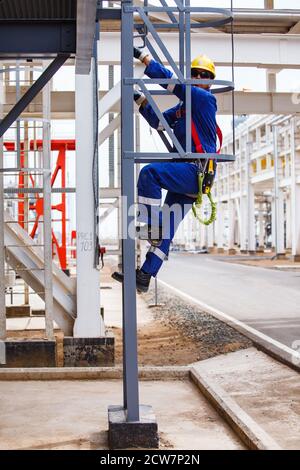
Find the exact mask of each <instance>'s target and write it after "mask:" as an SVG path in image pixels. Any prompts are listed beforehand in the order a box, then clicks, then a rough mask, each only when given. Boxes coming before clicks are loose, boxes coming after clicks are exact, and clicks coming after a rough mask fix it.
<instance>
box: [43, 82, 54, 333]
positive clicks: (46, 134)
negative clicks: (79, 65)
mask: <svg viewBox="0 0 300 470" xmlns="http://www.w3.org/2000/svg"><path fill="white" fill-rule="evenodd" d="M50 92H51V88H50V82H48V83H47V85H46V86H45V87H44V88H43V119H44V121H43V169H44V172H43V197H44V199H43V209H44V214H43V220H44V225H43V228H44V230H43V236H44V284H45V327H46V336H47V339H49V340H53V338H54V328H53V279H52V276H53V274H52V269H53V268H52V228H51V148H50V142H51V130H50V125H51V121H50V118H51V110H50Z"/></svg>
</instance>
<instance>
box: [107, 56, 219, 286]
mask: <svg viewBox="0 0 300 470" xmlns="http://www.w3.org/2000/svg"><path fill="white" fill-rule="evenodd" d="M134 57H135V58H136V59H138V60H140V61H141V62H142V63H143V64H144V65H146V68H145V71H144V73H145V75H147V76H148V77H150V78H167V79H169V78H172V76H173V74H172V72H171V71H170V70H168V69H166V68H165V67H164V66H163V65H161V64H160V63H159V62H157V61H155V60H154V59H153V58H152V57H151V56H150V54H149V53H147V52H145V51H143V50H141V49H137V48H134ZM215 76H216V72H215V66H214V63H213V62H212V61H211V59H209V58H208V57H207V56H205V55H199V56H198V57H196V58H195V59H194V60H193V61H192V64H191V77H192V79H209V80H213V79H214V78H215ZM174 78H175V77H174ZM161 86H162V87H163V88H166V89H168V90H169V91H171V92H172V93H173V94H174V95H175V96H176V97H177V98H179V100H180V102H179V103H178V104H177V105H176V106H174V107H172V108H170V109H168V110H166V111H165V112H164V113H163V116H164V118H165V119H166V121H167V122H168V124H169V126H170V127H171V128H172V129H173V132H174V134H175V136H176V137H177V139H178V141H179V142H180V144H181V145H182V147H183V148H184V149H185V148H186V117H185V99H186V96H185V95H186V93H185V85H183V84H167V85H166V84H163V85H161ZM134 100H135V102H136V104H137V105H138V106H139V112H140V113H141V114H142V116H143V117H144V118H145V119H146V120H147V122H148V123H149V124H150V126H151V127H153V128H155V129H161V123H160V122H159V118H158V117H157V115H156V113H155V111H154V110H153V109H152V107H151V105H150V104H149V103H148V101H147V99H146V97H145V95H144V94H143V93H141V92H140V91H135V92H134ZM216 112H217V104H216V98H215V96H214V95H213V94H212V93H211V90H210V84H199V85H198V84H197V85H193V86H192V87H191V127H192V129H191V130H192V136H191V140H192V142H191V144H192V152H197V153H216V134H217V124H216ZM173 151H174V152H176V151H177V150H176V149H175V148H174V149H173ZM215 170H216V163H215V161H213V177H214V175H215ZM198 173H199V164H198V162H196V161H188V162H178V161H177V162H165V163H150V164H148V165H146V166H144V167H143V168H142V169H141V171H140V174H139V178H138V183H137V188H138V204H139V214H138V218H137V220H138V221H140V222H145V223H146V224H147V230H148V232H149V241H150V243H151V246H150V249H149V251H148V253H147V254H146V259H145V262H144V263H143V265H142V267H141V269H137V270H136V286H137V291H138V292H147V290H148V288H149V284H150V280H151V277H155V276H156V275H157V273H158V271H159V269H160V268H161V266H162V263H163V261H164V259H166V258H167V256H168V253H169V248H170V244H171V241H172V239H173V237H174V235H175V232H176V230H177V228H178V225H179V223H180V222H181V220H182V219H183V218H184V216H185V215H186V214H187V213H188V212H189V210H190V209H191V207H192V204H193V202H194V201H195V198H196V196H197V193H198V191H199V187H198ZM212 183H213V178H212V177H211V172H210V174H208V173H207V174H205V177H204V181H203V187H205V186H206V185H207V184H209V185H210V186H211V185H212ZM162 189H165V190H167V195H166V198H165V201H164V205H163V207H161V196H162ZM174 206H176V210H175V211H172V208H173V207H174ZM178 207H179V209H180V217H178ZM166 209H169V211H168V210H166ZM175 213H176V214H175ZM141 214H142V216H141ZM164 214H168V217H169V220H168V221H167V222H168V223H166V221H164V219H163V216H164ZM139 216H140V217H139ZM154 218H155V222H154V220H153V219H154ZM164 222H165V223H164ZM164 225H167V226H168V229H169V232H168V233H167V234H165V233H166V231H165V230H164ZM153 233H157V235H153ZM112 277H113V278H114V279H116V280H117V281H119V282H122V281H123V273H120V272H114V273H113V274H112Z"/></svg>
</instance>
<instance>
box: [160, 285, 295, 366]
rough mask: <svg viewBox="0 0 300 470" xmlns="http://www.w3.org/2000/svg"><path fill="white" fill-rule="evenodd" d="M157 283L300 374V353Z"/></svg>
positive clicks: (173, 289) (219, 311)
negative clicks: (229, 327)
mask: <svg viewBox="0 0 300 470" xmlns="http://www.w3.org/2000/svg"><path fill="white" fill-rule="evenodd" d="M158 282H159V283H160V284H161V285H162V286H164V287H166V288H167V289H169V290H171V291H172V292H174V293H175V294H177V295H178V296H179V297H181V298H182V299H184V300H187V301H188V302H190V303H191V304H194V305H197V306H198V307H199V308H201V310H202V311H203V312H205V313H208V314H210V315H212V316H213V317H215V318H216V319H217V320H220V321H221V322H223V323H226V324H227V325H228V326H231V327H232V328H234V329H235V330H236V331H238V332H239V333H241V334H242V335H244V336H245V337H246V338H248V339H250V340H251V341H252V342H253V344H254V346H255V347H256V348H257V349H259V350H261V351H263V352H265V353H266V354H268V355H269V356H272V357H273V358H274V359H276V360H278V361H279V362H282V363H283V364H285V365H287V366H289V367H290V368H292V369H294V370H296V371H297V372H300V353H299V352H298V351H296V350H293V349H291V348H289V347H288V346H286V345H285V344H283V343H280V342H279V341H276V340H274V339H272V338H271V337H270V336H267V335H265V334H264V333H261V332H260V331H258V330H256V329H255V328H252V327H251V326H248V325H246V324H245V323H243V322H241V321H240V320H237V319H235V318H233V317H231V316H230V315H227V314H226V313H224V312H222V311H221V310H218V309H216V308H214V307H211V306H210V305H207V304H205V303H204V302H201V301H200V300H197V299H195V298H193V297H192V296H190V295H188V294H186V293H184V292H182V291H181V290H179V289H177V288H176V287H173V286H171V285H170V284H168V283H166V282H164V281H160V280H158Z"/></svg>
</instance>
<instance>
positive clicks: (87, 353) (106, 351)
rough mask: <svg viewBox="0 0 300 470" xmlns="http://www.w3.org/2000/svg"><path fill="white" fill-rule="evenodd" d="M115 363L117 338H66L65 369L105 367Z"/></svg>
mask: <svg viewBox="0 0 300 470" xmlns="http://www.w3.org/2000/svg"><path fill="white" fill-rule="evenodd" d="M114 363H115V338H114V337H113V336H104V337H101V338H73V337H68V336H65V337H64V366H65V367H105V366H113V365H114Z"/></svg>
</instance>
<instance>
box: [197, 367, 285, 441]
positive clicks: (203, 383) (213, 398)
mask: <svg viewBox="0 0 300 470" xmlns="http://www.w3.org/2000/svg"><path fill="white" fill-rule="evenodd" d="M190 379H191V380H192V381H193V382H194V383H195V384H196V386H197V387H198V388H199V390H200V391H201V393H202V394H203V395H204V396H205V397H206V398H207V399H208V401H209V402H210V403H211V404H212V406H213V407H214V408H215V410H216V411H217V412H218V413H219V414H220V416H221V417H222V418H223V419H225V421H227V423H228V424H229V426H230V427H231V428H232V429H233V431H234V432H235V433H236V434H237V435H238V436H239V438H240V439H241V440H242V441H243V442H244V444H245V445H246V446H247V447H248V448H249V449H252V450H280V449H281V447H280V446H279V445H278V444H277V442H275V441H274V440H273V439H272V437H270V436H269V434H267V433H266V432H265V431H264V430H263V429H262V428H261V427H260V426H259V425H258V424H257V423H256V422H255V421H254V420H253V419H252V418H251V417H250V416H249V415H248V414H247V413H246V412H245V411H243V410H242V408H240V406H239V405H238V404H237V403H236V402H235V401H234V400H233V399H232V398H231V397H230V396H229V395H228V394H227V393H226V392H225V390H223V389H222V388H221V387H220V386H219V385H217V384H216V383H215V382H214V381H213V380H211V379H210V378H208V377H207V376H206V375H204V374H203V373H201V374H200V373H199V371H197V370H196V369H195V368H194V367H192V368H191V370H190Z"/></svg>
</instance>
